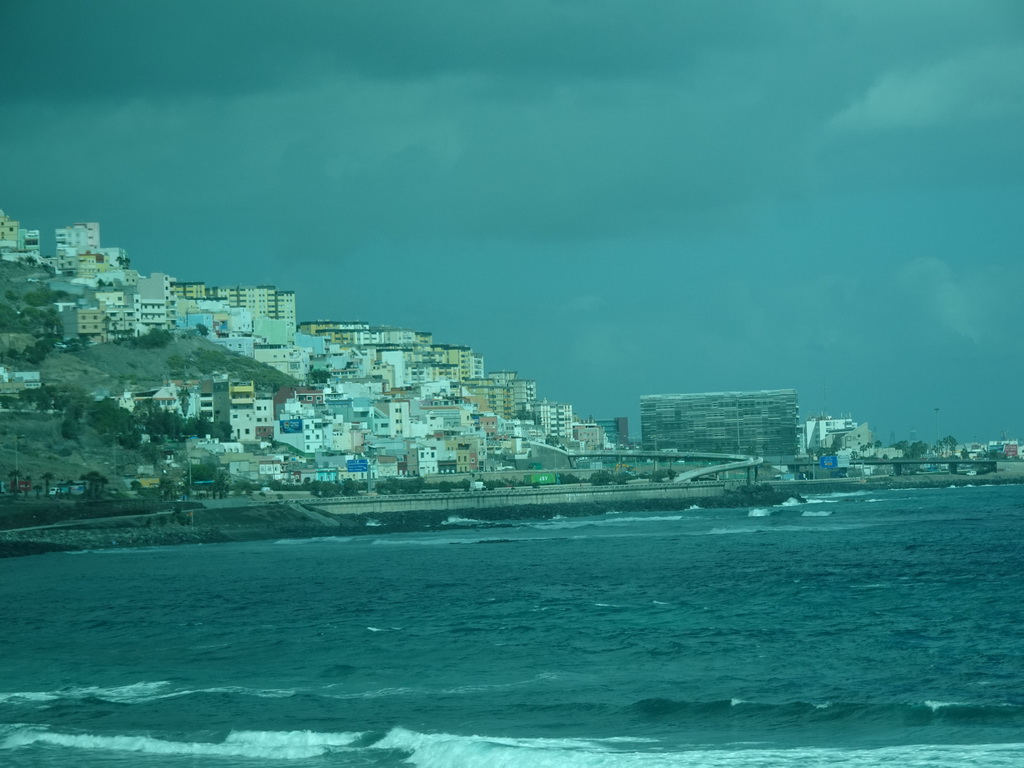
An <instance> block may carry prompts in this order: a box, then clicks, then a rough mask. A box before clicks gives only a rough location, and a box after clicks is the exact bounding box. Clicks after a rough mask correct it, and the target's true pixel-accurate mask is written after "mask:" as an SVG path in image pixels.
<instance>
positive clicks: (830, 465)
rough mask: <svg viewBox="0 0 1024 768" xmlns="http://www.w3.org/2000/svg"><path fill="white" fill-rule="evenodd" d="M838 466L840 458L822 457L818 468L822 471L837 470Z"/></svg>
mask: <svg viewBox="0 0 1024 768" xmlns="http://www.w3.org/2000/svg"><path fill="white" fill-rule="evenodd" d="M838 466H839V457H838V456H822V457H821V458H819V459H818V467H819V468H821V469H836V468H837V467H838Z"/></svg>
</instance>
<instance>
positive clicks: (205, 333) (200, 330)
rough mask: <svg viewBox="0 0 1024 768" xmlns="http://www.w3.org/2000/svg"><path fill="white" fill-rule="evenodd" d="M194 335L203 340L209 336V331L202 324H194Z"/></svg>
mask: <svg viewBox="0 0 1024 768" xmlns="http://www.w3.org/2000/svg"><path fill="white" fill-rule="evenodd" d="M196 333H198V334H199V335H200V336H203V337H204V338H205V337H206V336H209V335H210V329H209V328H207V327H206V326H205V325H203V324H202V323H196Z"/></svg>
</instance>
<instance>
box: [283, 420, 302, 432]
mask: <svg viewBox="0 0 1024 768" xmlns="http://www.w3.org/2000/svg"><path fill="white" fill-rule="evenodd" d="M280 425H281V432H282V433H283V434H287V435H295V434H299V435H301V434H302V419H281V421H280Z"/></svg>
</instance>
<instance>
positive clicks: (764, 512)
mask: <svg viewBox="0 0 1024 768" xmlns="http://www.w3.org/2000/svg"><path fill="white" fill-rule="evenodd" d="M771 514H772V511H771V510H770V509H761V508H760V507H758V508H756V509H752V510H750V511H749V512H748V513H747V517H771Z"/></svg>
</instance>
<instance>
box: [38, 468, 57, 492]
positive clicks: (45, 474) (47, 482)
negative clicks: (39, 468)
mask: <svg viewBox="0 0 1024 768" xmlns="http://www.w3.org/2000/svg"><path fill="white" fill-rule="evenodd" d="M39 477H40V478H41V479H42V481H43V483H44V485H45V486H46V490H45V493H46V495H47V496H49V495H50V481H51V480H53V478H54V477H56V475H54V474H53V472H43V474H41V475H40V476H39Z"/></svg>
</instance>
